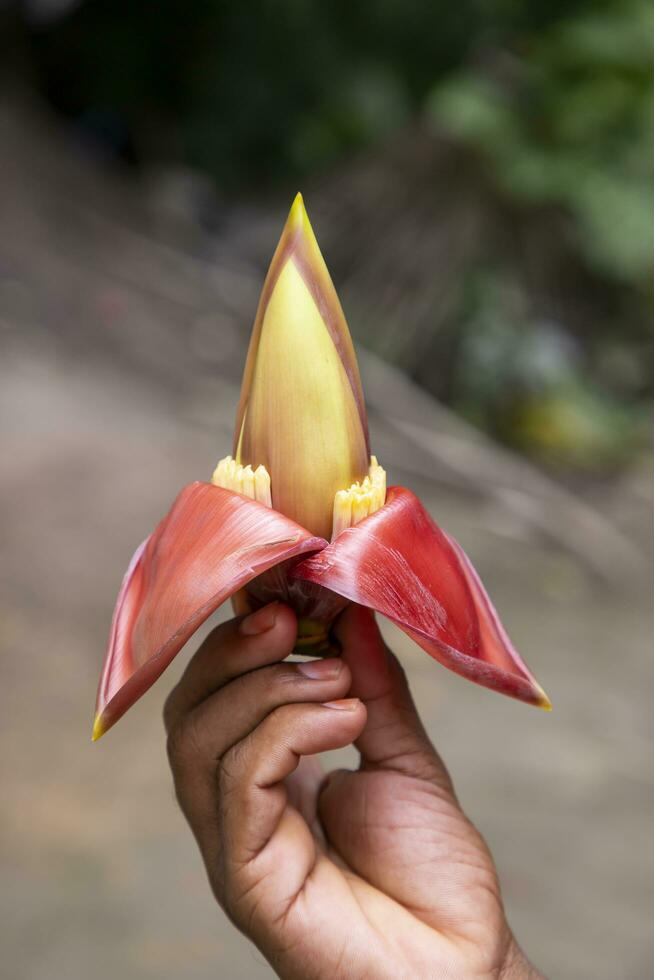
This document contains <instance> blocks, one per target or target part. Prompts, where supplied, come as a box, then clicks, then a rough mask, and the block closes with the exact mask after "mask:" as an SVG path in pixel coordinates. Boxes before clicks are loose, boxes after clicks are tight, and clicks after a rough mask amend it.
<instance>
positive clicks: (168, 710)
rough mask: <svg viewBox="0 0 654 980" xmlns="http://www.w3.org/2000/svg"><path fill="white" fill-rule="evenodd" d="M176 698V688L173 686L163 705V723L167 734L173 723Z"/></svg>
mask: <svg viewBox="0 0 654 980" xmlns="http://www.w3.org/2000/svg"><path fill="white" fill-rule="evenodd" d="M176 700H177V688H176V687H174V688H173V689H172V691H171V692H170V694H169V695H168V697H167V698H166V700H165V701H164V706H163V724H164V728H165V730H166V733H167V734H170V732H171V730H172V729H173V727H174V724H175V702H176Z"/></svg>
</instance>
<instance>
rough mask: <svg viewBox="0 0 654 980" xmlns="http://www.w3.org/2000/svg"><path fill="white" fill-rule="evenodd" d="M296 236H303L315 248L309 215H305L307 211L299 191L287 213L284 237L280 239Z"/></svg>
mask: <svg viewBox="0 0 654 980" xmlns="http://www.w3.org/2000/svg"><path fill="white" fill-rule="evenodd" d="M296 234H301V235H303V236H304V237H305V238H307V239H309V240H310V241H311V242H312V244H314V245H315V246H316V247H317V243H316V241H315V235H314V233H313V228H312V227H311V222H310V221H309V215H308V214H307V209H306V208H305V206H304V198H303V197H302V194H301V193H300V192H299V191H298V192H297V194H296V195H295V200H294V201H293V203H292V205H291V210H290V211H289V212H288V218H287V219H286V228H285V229H284V235H283V236H282V238H284V237H286V238H288V236H289V235H296Z"/></svg>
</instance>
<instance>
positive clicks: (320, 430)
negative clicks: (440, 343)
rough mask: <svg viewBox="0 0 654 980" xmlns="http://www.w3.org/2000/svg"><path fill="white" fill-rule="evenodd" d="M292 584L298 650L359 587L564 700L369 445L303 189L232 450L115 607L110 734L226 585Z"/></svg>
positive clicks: (430, 632) (249, 591) (320, 649)
mask: <svg viewBox="0 0 654 980" xmlns="http://www.w3.org/2000/svg"><path fill="white" fill-rule="evenodd" d="M230 597H234V602H235V607H236V608H237V610H238V609H241V610H244V609H252V608H257V607H258V606H260V605H262V604H263V603H266V602H269V601H272V600H274V599H279V600H282V601H284V602H287V603H289V604H290V605H291V606H292V607H293V608H294V609H295V611H296V613H297V616H298V638H297V645H296V650H298V651H300V652H303V653H308V654H312V655H318V656H320V655H323V654H324V653H326V652H328V651H329V650H330V649H333V648H332V646H331V643H332V641H331V640H330V636H329V627H330V624H331V623H332V621H333V620H334V618H335V617H336V616H337V615H338V613H339V612H340V611H341V610H342V609H343V608H344V607H345V606H346V605H347V603H348V602H357V603H361V604H363V605H365V606H369V607H370V608H372V609H374V610H376V611H377V612H379V613H382V614H383V615H384V616H387V617H388V618H389V619H391V620H392V621H393V622H394V623H396V624H397V625H398V626H399V627H400V628H401V629H403V630H404V631H405V632H406V633H407V634H408V635H409V636H410V637H411V638H412V639H413V640H415V642H416V643H418V644H419V645H420V646H421V647H422V648H423V649H424V650H425V651H426V652H427V653H428V654H430V656H432V657H434V658H435V659H436V660H438V661H440V663H442V664H444V665H445V666H446V667H449V668H450V669H451V670H454V671H456V672H457V673H458V674H461V675H463V676H464V677H467V678H469V679H470V680H472V681H475V682H476V683H478V684H483V685H484V686H486V687H489V688H492V689H494V690H496V691H500V692H502V693H504V694H508V695H510V696H511V697H514V698H518V699H519V700H521V701H526V702H528V703H530V704H535V705H538V706H540V707H542V708H549V707H550V704H549V701H548V699H547V696H546V695H545V693H544V691H543V690H542V688H541V687H540V686H539V685H538V683H537V682H536V680H535V679H534V677H533V676H532V675H531V673H530V672H529V670H528V669H527V667H526V666H525V664H524V663H523V662H522V660H521V659H520V657H519V655H518V653H517V652H516V651H515V649H514V648H513V646H512V644H511V641H510V640H509V638H508V636H507V634H506V633H505V631H504V629H503V627H502V624H501V623H500V620H499V618H498V615H497V613H496V611H495V609H494V608H493V605H492V604H491V601H490V599H489V598H488V595H487V594H486V591H485V590H484V587H483V585H482V583H481V582H480V580H479V577H478V576H477V574H476V572H475V570H474V568H473V567H472V565H471V563H470V561H469V560H468V558H467V557H466V555H465V554H464V552H463V550H462V549H461V547H460V546H459V545H458V544H457V543H456V541H454V539H453V538H451V537H450V536H449V535H448V534H446V533H445V532H444V531H443V530H441V529H440V528H439V527H437V526H436V524H435V523H434V522H433V520H432V519H431V517H430V516H429V514H428V513H427V511H426V510H425V509H424V507H423V506H422V504H421V503H420V501H419V500H418V499H417V497H415V496H414V494H413V493H411V491H410V490H406V489H404V488H403V487H389V488H388V490H387V489H386V474H385V473H384V470H383V469H382V467H381V466H380V465H379V464H378V462H377V459H376V458H375V456H372V455H371V454H370V445H369V437H368V424H367V419H366V411H365V404H364V399H363V391H362V387H361V379H360V377H359V369H358V365H357V361H356V356H355V353H354V347H353V344H352V339H351V337H350V333H349V330H348V327H347V323H346V321H345V317H344V315H343V310H342V308H341V305H340V303H339V300H338V297H337V295H336V291H335V289H334V286H333V284H332V281H331V278H330V276H329V272H328V271H327V267H326V265H325V263H324V261H323V258H322V255H321V253H320V249H319V247H318V243H317V241H316V239H315V236H314V234H313V230H312V228H311V225H310V223H309V219H308V217H307V213H306V211H305V209H304V204H303V202H302V197H301V195H299V194H298V196H297V198H296V199H295V202H294V204H293V206H292V208H291V211H290V214H289V217H288V220H287V223H286V225H285V227H284V230H283V233H282V236H281V239H280V241H279V244H278V246H277V250H276V252H275V254H274V256H273V260H272V263H271V266H270V269H269V271H268V275H267V277H266V280H265V283H264V286H263V291H262V294H261V299H260V301H259V307H258V310H257V314H256V318H255V322H254V327H253V331H252V338H251V341H250V347H249V350H248V355H247V361H246V365H245V372H244V377H243V386H242V391H241V398H240V403H239V406H238V411H237V417H236V429H235V437H234V446H233V450H232V455H230V456H227V457H226V458H225V459H223V460H221V461H220V462H219V463H218V465H217V467H216V469H215V472H214V474H213V478H212V480H211V482H196V483H191V484H189V485H188V486H186V487H185V488H184V489H183V490H182V491H181V492H180V494H179V496H178V497H177V499H176V500H175V502H174V504H173V506H172V508H171V510H170V512H169V513H168V514H167V515H166V517H164V518H163V520H162V521H161V523H160V524H159V526H158V527H157V528H156V529H155V530H154V532H153V533H152V534H151V535H150V537H149V538H147V540H146V541H144V543H143V544H142V545H141V546H140V547H139V548H138V549H137V551H136V553H135V554H134V557H133V558H132V561H131V563H130V565H129V568H128V569H127V572H126V574H125V577H124V579H123V583H122V587H121V589H120V592H119V595H118V600H117V602H116V607H115V611H114V616H113V622H112V626H111V632H110V636H109V645H108V649H107V654H106V658H105V663H104V668H103V671H102V675H101V678H100V684H99V689H98V697H97V706H96V718H95V724H94V728H93V737H94V739H95V738H98V737H99V736H100V735H102V734H103V733H104V732H105V731H107V729H109V728H110V727H111V726H112V725H113V724H114V723H115V722H116V721H117V720H118V719H119V718H120V716H121V715H122V714H123V713H124V712H125V711H126V710H127V709H128V708H129V707H130V706H131V705H132V704H133V703H134V702H135V701H136V700H137V699H138V698H139V697H140V696H141V695H142V694H143V693H144V692H145V691H146V690H147V689H148V688H149V687H150V686H151V685H152V684H153V683H154V681H155V680H156V679H157V677H158V676H159V675H160V674H161V673H162V671H163V670H164V669H165V668H166V667H167V666H168V664H169V663H170V662H171V660H172V659H173V657H174V656H175V655H176V654H177V653H178V652H179V650H180V649H181V648H182V647H183V646H184V644H185V643H186V641H187V640H188V639H189V637H190V636H191V635H192V634H193V633H194V632H195V630H197V629H198V627H199V626H200V625H201V624H202V623H203V622H204V621H205V620H206V619H207V618H208V617H209V616H210V615H211V614H212V613H213V612H214V610H216V609H217V608H218V606H220V605H221V604H222V603H223V602H224V601H225V600H226V599H228V598H230Z"/></svg>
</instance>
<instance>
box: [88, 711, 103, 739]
mask: <svg viewBox="0 0 654 980" xmlns="http://www.w3.org/2000/svg"><path fill="white" fill-rule="evenodd" d="M106 730H107V729H106V728H105V727H104V724H103V722H102V715H96V716H95V721H94V722H93V734H92V735H91V741H92V742H97V740H98V739H99V738H102V736H103V735H104V733H105V732H106Z"/></svg>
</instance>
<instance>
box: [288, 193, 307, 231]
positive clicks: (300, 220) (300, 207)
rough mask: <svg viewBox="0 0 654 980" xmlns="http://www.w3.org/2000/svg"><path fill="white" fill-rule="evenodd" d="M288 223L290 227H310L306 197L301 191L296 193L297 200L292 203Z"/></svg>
mask: <svg viewBox="0 0 654 980" xmlns="http://www.w3.org/2000/svg"><path fill="white" fill-rule="evenodd" d="M287 225H288V227H289V228H297V229H298V230H299V229H300V228H303V227H304V228H306V227H307V226H308V227H309V228H310V227H311V225H310V223H309V215H308V214H307V209H306V208H305V206H304V198H303V197H302V194H301V193H300V191H298V192H297V194H296V195H295V200H294V201H293V204H292V205H291V210H290V211H289V213H288V221H287Z"/></svg>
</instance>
